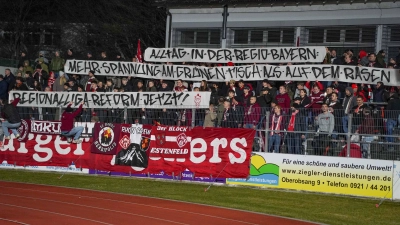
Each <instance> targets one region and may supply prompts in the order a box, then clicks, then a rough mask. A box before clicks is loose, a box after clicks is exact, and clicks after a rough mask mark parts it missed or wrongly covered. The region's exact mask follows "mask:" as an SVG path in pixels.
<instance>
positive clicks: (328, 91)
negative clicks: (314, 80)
mask: <svg viewBox="0 0 400 225" xmlns="http://www.w3.org/2000/svg"><path fill="white" fill-rule="evenodd" d="M332 93H333V88H332V87H331V86H328V87H327V88H326V90H325V93H324V99H323V100H322V102H323V103H326V104H328V105H329V103H330V101H331V96H332Z"/></svg>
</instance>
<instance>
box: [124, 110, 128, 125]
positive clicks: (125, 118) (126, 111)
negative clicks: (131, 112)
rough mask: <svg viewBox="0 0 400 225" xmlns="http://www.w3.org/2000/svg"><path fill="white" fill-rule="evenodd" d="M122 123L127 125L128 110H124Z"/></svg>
mask: <svg viewBox="0 0 400 225" xmlns="http://www.w3.org/2000/svg"><path fill="white" fill-rule="evenodd" d="M124 123H128V108H127V107H125V108H124Z"/></svg>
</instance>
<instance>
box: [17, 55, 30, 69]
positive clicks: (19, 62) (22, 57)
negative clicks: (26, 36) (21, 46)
mask: <svg viewBox="0 0 400 225" xmlns="http://www.w3.org/2000/svg"><path fill="white" fill-rule="evenodd" d="M25 60H28V62H29V59H28V56H27V55H26V51H21V56H20V57H19V61H18V67H21V66H22V67H24V62H25Z"/></svg>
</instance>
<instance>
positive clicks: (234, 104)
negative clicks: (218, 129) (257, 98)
mask: <svg viewBox="0 0 400 225" xmlns="http://www.w3.org/2000/svg"><path fill="white" fill-rule="evenodd" d="M229 93H232V92H231V91H230V92H229ZM238 100H239V97H238V96H232V98H231V99H229V102H230V105H231V109H232V116H233V124H232V128H242V127H243V118H244V106H243V105H242V104H241V103H240V102H239V101H238Z"/></svg>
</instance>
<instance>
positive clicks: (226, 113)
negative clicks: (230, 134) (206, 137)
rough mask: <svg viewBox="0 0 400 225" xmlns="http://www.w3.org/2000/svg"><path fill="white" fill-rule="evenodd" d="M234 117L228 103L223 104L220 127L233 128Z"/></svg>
mask: <svg viewBox="0 0 400 225" xmlns="http://www.w3.org/2000/svg"><path fill="white" fill-rule="evenodd" d="M234 121H235V118H234V115H233V111H232V108H231V103H230V102H229V101H225V102H224V110H223V113H222V119H221V127H224V128H234Z"/></svg>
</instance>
